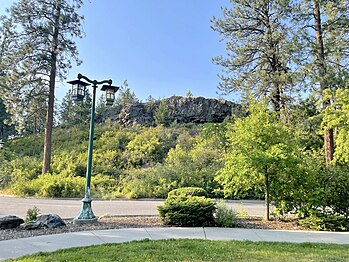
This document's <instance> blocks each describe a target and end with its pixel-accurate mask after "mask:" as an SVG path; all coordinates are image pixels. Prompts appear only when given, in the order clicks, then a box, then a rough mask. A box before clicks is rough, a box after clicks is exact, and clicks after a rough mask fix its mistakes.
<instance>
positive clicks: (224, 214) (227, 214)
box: [214, 201, 237, 227]
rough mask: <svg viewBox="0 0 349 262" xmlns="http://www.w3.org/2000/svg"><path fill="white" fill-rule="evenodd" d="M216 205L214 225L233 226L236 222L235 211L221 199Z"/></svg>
mask: <svg viewBox="0 0 349 262" xmlns="http://www.w3.org/2000/svg"><path fill="white" fill-rule="evenodd" d="M216 207H217V209H216V212H215V214H214V218H215V222H216V226H219V227H234V226H235V225H236V222H237V213H236V212H235V211H234V210H233V209H232V208H230V207H228V206H227V204H226V203H225V202H223V201H220V202H218V203H217V205H216Z"/></svg>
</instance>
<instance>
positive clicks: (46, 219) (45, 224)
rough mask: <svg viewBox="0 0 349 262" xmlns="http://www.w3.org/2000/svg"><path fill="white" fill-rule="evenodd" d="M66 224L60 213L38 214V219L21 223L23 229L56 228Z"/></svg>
mask: <svg viewBox="0 0 349 262" xmlns="http://www.w3.org/2000/svg"><path fill="white" fill-rule="evenodd" d="M65 225H66V224H65V223H64V221H63V220H62V218H61V217H60V216H59V215H56V214H49V215H41V216H38V218H37V219H36V220H33V221H29V222H27V223H24V224H22V225H21V227H22V228H23V229H27V230H31V229H38V228H56V227H62V226H65Z"/></svg>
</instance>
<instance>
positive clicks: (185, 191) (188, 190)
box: [167, 187, 208, 198]
mask: <svg viewBox="0 0 349 262" xmlns="http://www.w3.org/2000/svg"><path fill="white" fill-rule="evenodd" d="M181 195H184V196H199V197H207V196H208V194H207V192H206V190H205V189H203V188H201V187H182V188H177V189H174V190H172V191H171V192H169V193H168V196H167V197H168V198H176V197H179V196H181Z"/></svg>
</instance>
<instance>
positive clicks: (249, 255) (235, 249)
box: [16, 239, 349, 262]
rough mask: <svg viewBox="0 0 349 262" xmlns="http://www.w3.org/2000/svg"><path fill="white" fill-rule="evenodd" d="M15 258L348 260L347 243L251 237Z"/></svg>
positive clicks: (94, 248)
mask: <svg viewBox="0 0 349 262" xmlns="http://www.w3.org/2000/svg"><path fill="white" fill-rule="evenodd" d="M16 261H127V262H131V261H140V262H144V261H220V262H221V261H268V262H269V261H297V262H299V261H317V262H319V261H349V246H348V245H334V244H309V243H305V244H290V243H276V242H250V241H210V240H189V239H182V240H160V241H150V240H143V241H133V242H129V243H121V244H105V245H98V246H90V247H84V248H72V249H66V250H61V251H57V252H53V253H41V254H38V255H33V256H26V257H23V258H22V259H18V260H16Z"/></svg>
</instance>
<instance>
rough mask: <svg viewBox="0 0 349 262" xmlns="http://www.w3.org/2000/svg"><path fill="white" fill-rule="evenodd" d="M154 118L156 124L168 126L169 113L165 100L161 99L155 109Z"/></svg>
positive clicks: (169, 122)
mask: <svg viewBox="0 0 349 262" xmlns="http://www.w3.org/2000/svg"><path fill="white" fill-rule="evenodd" d="M154 119H155V124H156V125H157V126H165V127H168V126H169V125H170V124H171V121H170V113H169V111H168V109H167V105H166V101H165V100H162V101H161V102H160V104H159V107H158V108H157V109H156V110H155V115H154Z"/></svg>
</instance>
